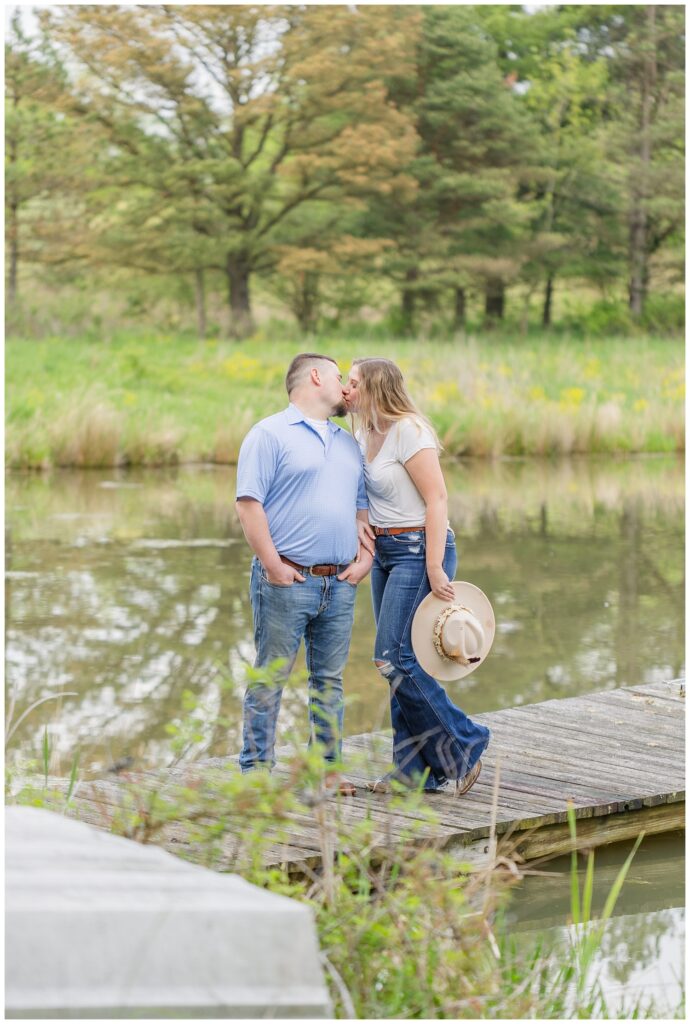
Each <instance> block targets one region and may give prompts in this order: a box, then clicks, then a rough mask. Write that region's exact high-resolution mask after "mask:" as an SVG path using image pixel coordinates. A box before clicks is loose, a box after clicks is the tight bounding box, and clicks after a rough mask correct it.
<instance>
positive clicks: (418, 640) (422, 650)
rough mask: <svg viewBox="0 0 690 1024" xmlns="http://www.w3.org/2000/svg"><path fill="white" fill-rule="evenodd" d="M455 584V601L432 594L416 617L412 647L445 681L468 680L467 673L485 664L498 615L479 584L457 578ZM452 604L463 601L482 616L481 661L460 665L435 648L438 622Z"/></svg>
mask: <svg viewBox="0 0 690 1024" xmlns="http://www.w3.org/2000/svg"><path fill="white" fill-rule="evenodd" d="M451 586H452V587H453V590H454V591H455V599H454V600H453V601H442V600H441V598H440V597H436V596H435V595H434V594H428V595H427V596H426V597H425V598H424V600H423V601H422V603H421V604H420V606H419V608H418V609H417V611H416V612H415V614H414V618H413V620H412V648H413V650H414V653H415V657H416V659H417V661H418V662H419V664H420V665H421V666H422V668H423V669H424V671H425V672H428V673H429V675H430V676H433V678H434V679H438V680H440V681H441V682H452V681H453V680H455V679H464V677H465V676H468V675H469V674H470V673H471V672H474V670H475V669H476V668H479V667H480V665H483V664H484V661H485V659H486V656H487V654H488V653H489V651H490V650H491V645H492V644H493V642H494V636H495V635H496V618H495V616H494V610H493V608H492V607H491V602H490V601H489V599H488V597H487V596H486V594H485V593H484V592H483V591H482V590H480V589H479V587H475V585H474V583H465V582H462V581H458V580H456V581H454V582H453V583H452V584H451ZM451 604H461V605H464V606H465V607H466V608H469V609H470V610H471V612H472V613H473V614H474V615H475V616H476V617H477V618H478V619H479V621H480V622H481V624H482V629H483V630H484V645H483V647H482V650H481V652H480V654H479V661H477V662H474V663H473V664H471V665H460V664H459V663H458V662H456V661H449V660H448V659H446V658H442V657H441V656H440V655H439V653H438V652H437V650H436V648H435V647H434V641H433V630H434V625H435V623H436V620H437V619H438V617H439V615H440V614H441V612H442V611H443V610H444V608H447V607H448V606H449V605H451Z"/></svg>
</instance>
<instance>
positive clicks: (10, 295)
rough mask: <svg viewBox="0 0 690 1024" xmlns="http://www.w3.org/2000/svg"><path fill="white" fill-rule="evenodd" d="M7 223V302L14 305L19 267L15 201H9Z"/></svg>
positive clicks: (17, 214) (16, 206) (17, 223)
mask: <svg viewBox="0 0 690 1024" xmlns="http://www.w3.org/2000/svg"><path fill="white" fill-rule="evenodd" d="M9 212H10V216H9V223H8V225H7V237H8V239H9V249H10V252H9V270H8V277H7V304H8V306H14V304H15V303H16V301H17V274H18V268H19V209H18V205H17V203H16V202H12V203H10V211H9Z"/></svg>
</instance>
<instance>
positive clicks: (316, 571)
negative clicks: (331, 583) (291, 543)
mask: <svg viewBox="0 0 690 1024" xmlns="http://www.w3.org/2000/svg"><path fill="white" fill-rule="evenodd" d="M280 560H281V562H285V564H286V565H291V566H292V568H293V569H297V571H298V572H306V573H309V575H310V576H337V575H338V573H339V572H344V571H345V569H346V568H347V565H346V564H343V565H298V564H297V562H293V561H292V560H291V559H290V558H286V557H285V555H281V556H280Z"/></svg>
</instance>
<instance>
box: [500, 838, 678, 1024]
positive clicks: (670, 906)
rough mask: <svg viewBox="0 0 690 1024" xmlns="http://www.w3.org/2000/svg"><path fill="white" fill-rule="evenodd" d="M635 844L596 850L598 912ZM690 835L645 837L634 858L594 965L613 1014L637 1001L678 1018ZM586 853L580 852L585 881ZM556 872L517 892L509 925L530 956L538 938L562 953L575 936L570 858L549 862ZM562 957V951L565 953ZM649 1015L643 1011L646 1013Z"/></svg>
mask: <svg viewBox="0 0 690 1024" xmlns="http://www.w3.org/2000/svg"><path fill="white" fill-rule="evenodd" d="M631 845H632V844H631V843H630V842H628V843H620V844H616V845H614V846H609V847H606V848H604V849H599V850H597V851H596V854H595V865H596V866H595V875H594V878H595V883H594V900H593V906H592V910H593V914H594V915H595V916H599V915H600V914H601V912H602V909H603V905H604V902H605V899H606V897H607V895H608V893H609V892H610V890H611V888H612V886H613V883H614V880H615V878H616V875H617V874H618V871H619V869H620V866H621V864H622V863H623V862H624V860H625V858H626V857H627V855H628V854H629V853H630V849H631ZM683 854H684V833H683V832H676V833H669V834H668V835H662V836H654V837H650V838H648V839H646V840H645V841H644V842H643V843H642V845H641V847H640V848H639V850H638V852H637V854H636V856H635V858H634V859H633V862H632V865H631V868H630V871H629V873H628V876H627V878H626V880H625V883H624V885H623V888H622V890H621V893H620V896H619V897H618V900H617V902H616V906H615V909H614V913H613V916H612V918H611V919H610V920H609V921H608V922H607V924H606V927H605V929H604V933H603V939H602V943H601V947H600V949H599V951H598V953H597V956H596V958H595V962H594V964H593V967H592V974H593V975H597V976H598V977H599V981H600V982H601V986H602V989H603V992H604V996H605V998H606V1002H607V1006H608V1011H609V1012H608V1016H615V1017H620V1016H623V1017H625V1016H628V1017H631V1016H632V1015H633V1010H634V1008H635V1007H636V1006H637V1007H639V1008H640V1009H641V1010H646V1011H649V1010H652V1011H653V1012H652V1015H653V1016H655V1017H665V1016H675V1015H677V1014H678V1011H679V1009H680V1006H681V1000H682V997H683V965H684V956H683V951H684V938H685V912H684V909H683V906H684V902H685V900H684V896H685V891H684V889H685V887H684V880H685V867H684V855H683ZM584 864H585V858H584V857H582V858H581V868H580V871H579V874H580V887H582V881H583V876H584ZM544 869H545V870H547V871H549V872H550V876H549V877H534V878H527V879H526V880H525V881H524V882H523V883H521V885H520V886H519V887H518V888H517V889H516V890H515V891H514V893H513V897H512V899H511V901H510V903H509V905H508V908H507V911H506V914H505V917H506V921H505V923H506V925H507V927H508V929H509V932H510V934H511V935H513V936H514V937H515V939H516V944H517V946H518V948H519V949H520V951H521V953H522V954H523V955H524V956H529V951H530V949H531V948H533V947H534V946H535V945H536V944H537V943H540V942H541V943H544V942H545V943H546V944H547V946H548V947H549V948H552V949H553V950H554V955H555V956H556V957H557V958H558V956H559V953H558V951H559V950H560V949H562V947H563V946H564V945H565V944H566V943H568V942H569V941H571V940H572V939H573V938H574V935H573V931H572V929H571V928H570V927H567V926H566V921H567V920H568V919H569V916H570V891H569V889H570V862H569V858H558V859H556V860H554V861H551V862H550V863H549V864H547V865H544ZM561 960H562V956H561ZM643 1015H644V1014H643Z"/></svg>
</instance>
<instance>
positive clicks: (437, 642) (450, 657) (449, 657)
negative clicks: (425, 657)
mask: <svg viewBox="0 0 690 1024" xmlns="http://www.w3.org/2000/svg"><path fill="white" fill-rule="evenodd" d="M453 612H467V613H468V614H469V615H472V616H474V612H473V611H472V609H471V608H468V607H467V605H464V604H449V605H448V607H447V608H444V609H443V611H442V612H441V614H440V615H439V617H438V618H437V619H436V623H435V625H434V630H433V635H432V639H433V641H434V647H435V648H436V653H437V654H438V656H439V658H443V660H444V661H457V662H459V664H460V665H474V664H475V663H476V662H478V661H481V658H466V657H464V655H462V654H446V652H445V650H444V649H443V639H442V636H441V634H442V633H443V627H444V626H445V624H446V619H447V618H448V617H449V616H450V615H452V614H453Z"/></svg>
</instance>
